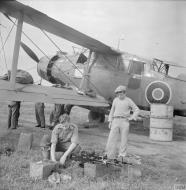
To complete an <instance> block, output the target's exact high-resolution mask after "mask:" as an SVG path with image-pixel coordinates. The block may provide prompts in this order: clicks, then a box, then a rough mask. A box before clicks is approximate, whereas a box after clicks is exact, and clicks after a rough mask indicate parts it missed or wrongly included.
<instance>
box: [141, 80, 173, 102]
mask: <svg viewBox="0 0 186 190" xmlns="http://www.w3.org/2000/svg"><path fill="white" fill-rule="evenodd" d="M145 98H146V100H147V102H148V103H149V104H151V103H161V104H168V103H169V102H170V100H171V98H172V91H171V88H170V86H169V84H167V83H166V82H163V81H153V82H151V83H150V84H149V85H148V86H147V87H146V90H145Z"/></svg>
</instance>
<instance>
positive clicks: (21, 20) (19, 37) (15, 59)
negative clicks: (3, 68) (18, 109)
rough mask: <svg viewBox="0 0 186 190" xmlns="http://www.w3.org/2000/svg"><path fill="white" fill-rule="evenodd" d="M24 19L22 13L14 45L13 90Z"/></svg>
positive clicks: (11, 80) (11, 81)
mask: <svg viewBox="0 0 186 190" xmlns="http://www.w3.org/2000/svg"><path fill="white" fill-rule="evenodd" d="M23 17H24V15H23V13H21V12H20V13H19V17H18V24H17V31H16V37H15V44H14V54H13V60H12V71H11V78H10V83H11V88H12V89H15V81H16V73H17V65H18V58H19V49H20V43H21V33H22V27H23Z"/></svg>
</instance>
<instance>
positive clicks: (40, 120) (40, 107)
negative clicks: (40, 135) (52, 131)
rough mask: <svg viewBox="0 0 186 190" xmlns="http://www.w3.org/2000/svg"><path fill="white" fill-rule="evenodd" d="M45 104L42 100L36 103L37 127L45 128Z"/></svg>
mask: <svg viewBox="0 0 186 190" xmlns="http://www.w3.org/2000/svg"><path fill="white" fill-rule="evenodd" d="M44 109H45V105H44V103H42V102H37V103H36V104H35V115H36V121H37V125H36V127H41V128H45V113H44Z"/></svg>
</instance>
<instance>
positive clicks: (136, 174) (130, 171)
mask: <svg viewBox="0 0 186 190" xmlns="http://www.w3.org/2000/svg"><path fill="white" fill-rule="evenodd" d="M120 176H121V177H128V178H129V179H135V178H140V177H141V176H142V172H141V169H140V167H139V166H136V165H130V164H126V165H124V166H123V167H122V169H121V175H120Z"/></svg>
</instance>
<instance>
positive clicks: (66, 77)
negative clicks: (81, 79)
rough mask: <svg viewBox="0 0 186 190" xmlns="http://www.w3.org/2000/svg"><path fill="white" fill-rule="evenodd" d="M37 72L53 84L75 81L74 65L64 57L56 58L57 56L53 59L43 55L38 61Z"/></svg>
mask: <svg viewBox="0 0 186 190" xmlns="http://www.w3.org/2000/svg"><path fill="white" fill-rule="evenodd" d="M37 72H38V74H39V76H40V77H41V78H43V79H45V80H47V81H49V82H51V83H52V84H61V85H65V84H66V83H69V84H70V83H71V82H72V81H73V73H74V67H73V66H72V65H71V64H70V63H69V62H68V60H65V59H64V58H59V59H56V60H55V56H54V57H52V58H51V59H49V58H48V57H43V58H41V59H40V61H39V63H38V66H37Z"/></svg>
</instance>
